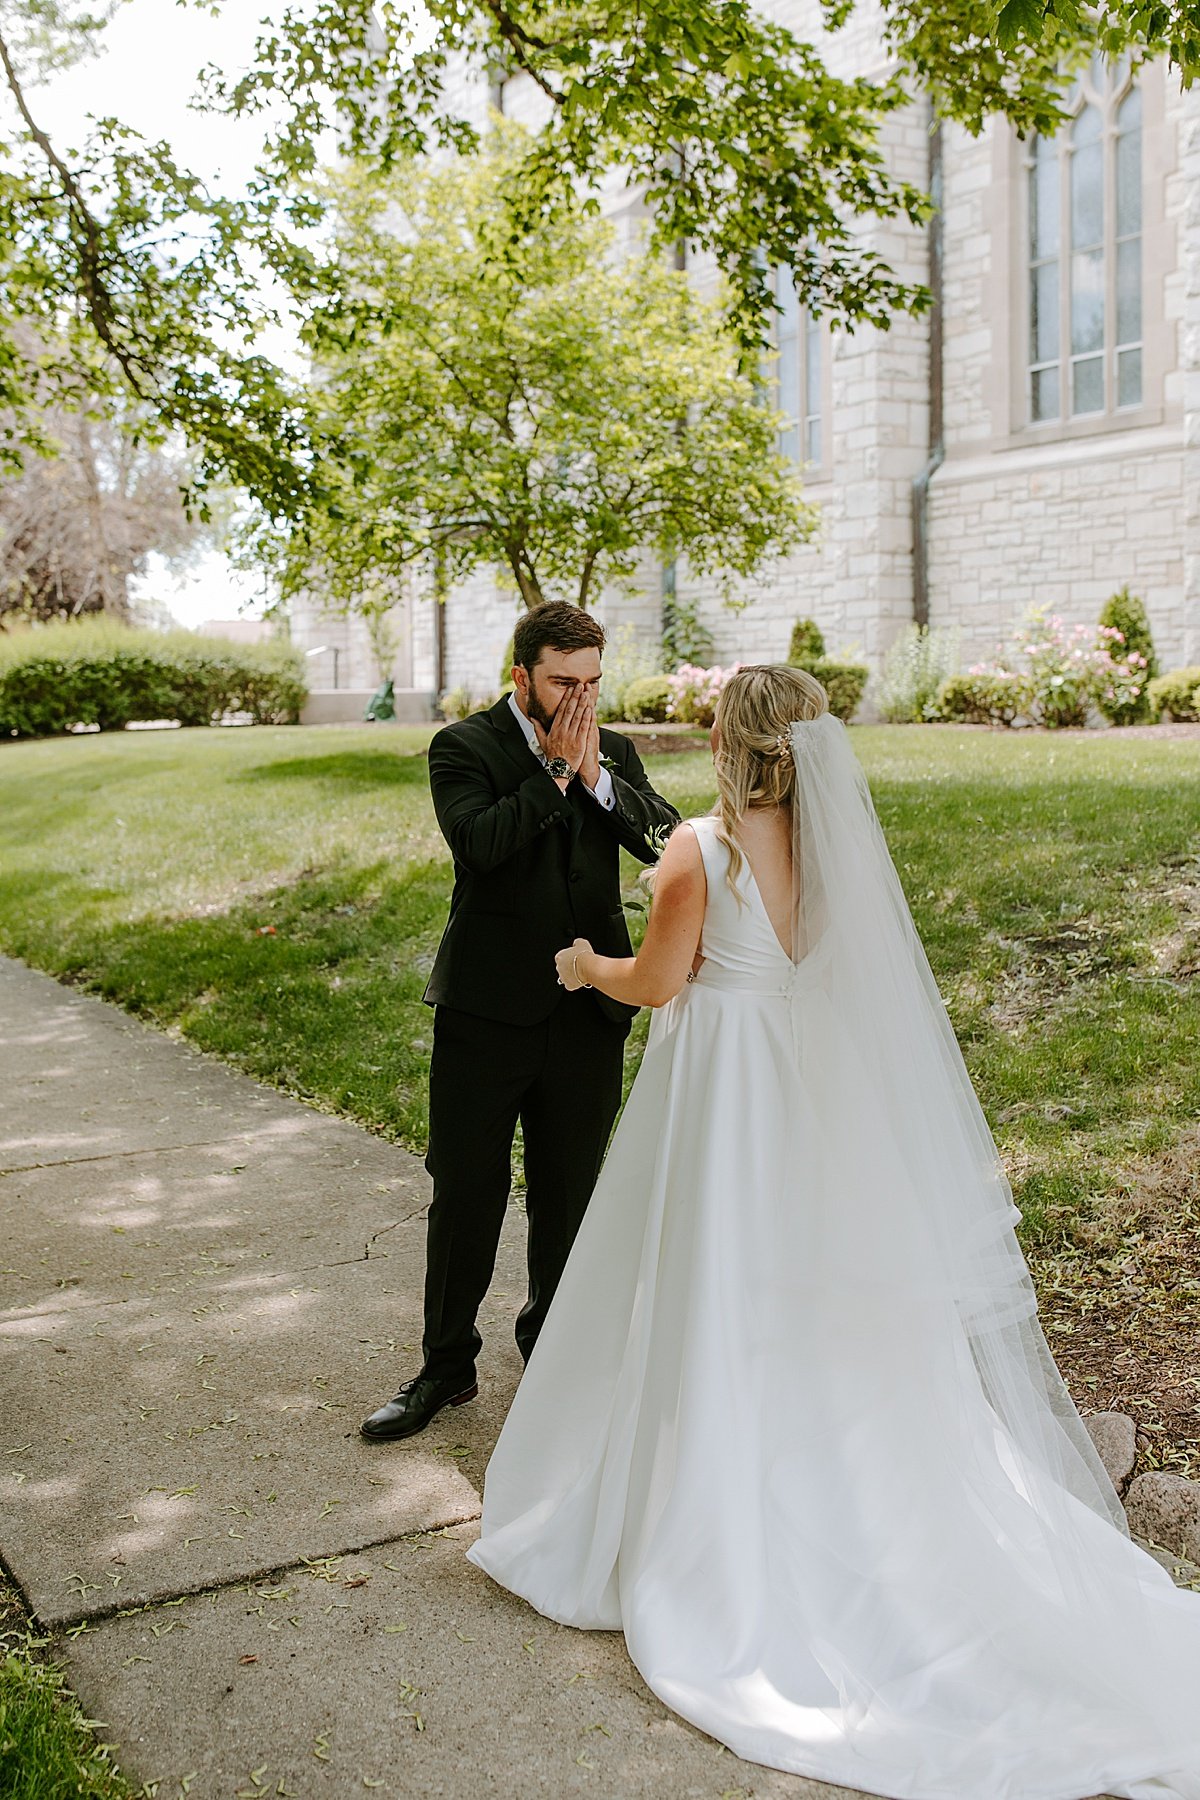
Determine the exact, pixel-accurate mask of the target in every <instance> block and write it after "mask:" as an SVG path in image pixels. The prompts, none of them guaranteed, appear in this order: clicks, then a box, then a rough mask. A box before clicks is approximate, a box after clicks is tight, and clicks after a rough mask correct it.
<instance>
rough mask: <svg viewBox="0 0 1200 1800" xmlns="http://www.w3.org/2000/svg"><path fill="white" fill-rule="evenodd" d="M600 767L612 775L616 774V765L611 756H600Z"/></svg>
mask: <svg viewBox="0 0 1200 1800" xmlns="http://www.w3.org/2000/svg"><path fill="white" fill-rule="evenodd" d="M600 767H601V768H602V769H608V770H609V771H610V772H611V773H612V774H613V775H615V774H616V773H617V765H616V763H615V762H614V761H613V759H612V757H611V756H602V757H601V758H600Z"/></svg>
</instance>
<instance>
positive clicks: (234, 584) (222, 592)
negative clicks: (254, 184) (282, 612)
mask: <svg viewBox="0 0 1200 1800" xmlns="http://www.w3.org/2000/svg"><path fill="white" fill-rule="evenodd" d="M265 10H266V7H265V6H264V5H262V4H259V5H256V4H254V0H230V3H229V4H228V5H227V6H225V7H224V8H222V11H221V14H220V15H219V16H218V17H217V18H212V17H210V16H208V15H206V14H205V13H202V12H199V11H195V10H193V9H191V8H182V7H177V6H176V5H174V3H173V0H125V4H124V5H123V7H122V8H121V10H120V12H118V14H117V16H116V17H115V18H114V20H113V21H112V23H111V25H109V27H108V28H107V30H106V31H105V33H104V35H103V42H104V46H105V47H104V50H103V53H102V54H101V55H100V56H99V57H97V58H94V59H93V60H92V61H90V62H86V63H82V64H80V65H79V66H78V67H77V68H74V69H70V70H67V71H66V72H64V73H62V74H59V75H56V76H54V77H53V78H52V79H51V80H50V81H49V82H47V83H46V84H45V85H44V86H42V87H39V88H35V89H34V90H33V91H32V93H31V94H30V95H29V100H30V109H31V111H32V112H33V115H34V118H35V119H36V120H37V122H38V124H39V125H41V126H42V127H43V129H45V130H46V131H47V132H48V133H49V135H50V137H51V140H52V141H53V142H54V143H55V145H56V147H60V148H61V147H65V148H67V149H70V148H71V147H72V146H73V145H75V144H77V143H79V141H80V140H81V139H82V137H83V136H84V133H85V132H86V129H87V123H86V115H87V114H88V113H95V114H97V115H100V116H103V115H106V114H107V115H111V116H114V117H116V118H119V119H120V120H122V122H123V123H125V124H127V125H130V126H132V127H133V128H134V129H135V130H137V131H140V132H142V133H143V134H144V135H145V136H146V137H149V138H153V139H159V138H165V139H167V140H168V142H169V143H170V144H171V146H172V148H173V149H174V151H175V154H176V155H177V157H178V158H179V160H180V162H181V163H183V164H184V165H185V166H186V167H188V168H192V169H194V170H195V171H196V172H197V173H198V174H200V175H204V176H206V177H209V178H210V179H213V180H219V181H220V183H221V186H222V187H223V189H224V191H225V192H234V191H237V190H238V189H240V188H241V187H242V186H243V185H244V184H245V182H246V180H247V178H248V177H249V174H250V171H251V168H252V166H253V162H254V157H255V153H256V150H257V147H258V143H259V141H260V135H261V130H262V126H261V122H256V121H254V120H248V121H240V122H235V121H232V120H229V119H226V118H224V117H222V116H221V115H220V114H217V113H198V112H192V111H189V107H188V102H189V100H190V99H191V98H192V96H193V94H194V93H195V90H196V85H197V83H196V75H197V72H198V71H199V70H200V69H201V68H202V67H203V66H204V65H205V64H206V63H209V62H213V63H218V64H219V65H220V66H221V67H222V68H223V69H224V70H225V71H226V72H227V73H228V72H231V71H235V70H237V69H240V68H242V67H244V66H245V65H246V63H247V62H248V61H249V58H250V53H251V51H252V48H253V44H254V39H255V35H256V32H257V29H258V26H257V21H258V19H259V17H260V16H261V13H262V12H263V11H265ZM262 347H263V350H264V351H265V352H266V354H268V355H271V356H274V357H277V358H278V357H282V356H286V355H287V351H288V340H287V339H286V337H284V336H283V335H282V334H280V335H278V336H277V337H276V338H275V341H273V342H270V341H265V342H264V344H263V346H262ZM143 585H144V587H145V589H146V591H147V592H149V593H151V594H153V595H154V596H155V597H157V598H160V599H162V600H164V601H166V603H167V604H168V605H169V606H170V608H171V611H172V612H173V613H174V614H175V615H176V617H177V618H178V619H179V620H180V622H181V623H183V624H185V625H198V624H199V623H200V622H201V621H202V620H204V619H210V618H236V617H238V616H239V615H240V616H242V617H256V616H258V614H259V613H260V612H261V610H262V606H263V604H264V602H265V600H266V598H267V595H266V593H265V590H264V587H263V584H262V582H261V581H253V580H249V579H248V578H246V577H242V576H239V575H238V574H237V573H236V572H235V571H234V570H232V569H231V568H230V567H229V564H228V563H227V561H226V559H225V558H224V557H223V556H215V555H213V556H207V557H205V558H204V559H203V560H202V562H201V563H200V564H199V566H198V567H196V568H194V569H191V570H189V571H188V573H187V574H186V575H185V576H183V577H181V578H179V579H178V580H176V578H175V577H174V576H172V575H171V573H170V572H169V571H168V570H166V569H165V568H163V567H161V566H159V567H157V568H154V569H152V570H151V572H150V574H149V575H148V576H147V577H146V580H145V582H144V584H143Z"/></svg>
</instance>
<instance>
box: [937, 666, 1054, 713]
mask: <svg viewBox="0 0 1200 1800" xmlns="http://www.w3.org/2000/svg"><path fill="white" fill-rule="evenodd" d="M1032 704H1033V696H1032V693H1031V691H1030V685H1029V683H1028V682H1027V681H1025V680H1024V679H1023V678H1022V677H1021V676H1019V675H952V676H951V677H950V679H949V681H944V682H943V683H942V685H941V687H940V688H939V689H938V709H939V711H940V713H941V716H942V718H943V719H945V720H947V721H948V722H949V723H951V724H959V725H1011V724H1012V722H1013V720H1014V719H1016V718H1018V717H1020V716H1021V714H1023V713H1027V712H1028V711H1029V708H1030V706H1031V705H1032Z"/></svg>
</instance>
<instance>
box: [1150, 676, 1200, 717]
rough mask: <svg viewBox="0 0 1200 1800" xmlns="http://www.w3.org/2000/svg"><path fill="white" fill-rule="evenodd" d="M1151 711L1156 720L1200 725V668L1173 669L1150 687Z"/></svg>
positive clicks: (1157, 677) (1154, 681) (1157, 678)
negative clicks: (1174, 720) (1176, 720)
mask: <svg viewBox="0 0 1200 1800" xmlns="http://www.w3.org/2000/svg"><path fill="white" fill-rule="evenodd" d="M1148 692H1149V700H1150V711H1151V713H1152V714H1153V716H1154V717H1155V718H1156V719H1168V720H1169V719H1179V720H1183V721H1184V722H1186V723H1188V724H1200V668H1191V669H1171V670H1169V671H1168V672H1167V674H1165V675H1159V676H1156V678H1155V679H1154V680H1153V681H1152V682H1151V683H1150V687H1149V690H1148Z"/></svg>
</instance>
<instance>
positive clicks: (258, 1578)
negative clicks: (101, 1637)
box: [0, 1504, 483, 1636]
mask: <svg viewBox="0 0 1200 1800" xmlns="http://www.w3.org/2000/svg"><path fill="white" fill-rule="evenodd" d="M482 1517H483V1507H482V1504H481V1505H480V1507H479V1509H478V1511H476V1512H473V1513H468V1514H467V1515H466V1517H465V1518H456V1519H441V1520H439V1521H438V1522H437V1523H436V1524H433V1525H422V1526H421V1527H420V1528H419V1529H418V1530H416V1531H401V1532H394V1531H393V1532H389V1533H388V1534H387V1535H386V1536H385V1537H375V1538H365V1539H364V1540H363V1541H362V1542H361V1543H351V1544H347V1545H345V1546H344V1548H342V1549H340V1550H329V1551H326V1552H325V1553H324V1554H323V1555H321V1556H297V1557H293V1559H292V1560H291V1561H290V1562H279V1563H270V1564H268V1565H266V1566H265V1567H263V1568H259V1569H250V1570H247V1571H246V1572H244V1573H242V1574H239V1575H231V1576H230V1577H229V1579H228V1580H226V1581H206V1582H198V1583H197V1584H196V1585H195V1586H193V1587H181V1588H170V1589H164V1590H163V1591H162V1592H161V1593H155V1594H151V1595H150V1596H149V1598H148V1599H146V1600H140V1601H138V1603H137V1605H136V1606H130V1605H129V1604H128V1601H127V1600H126V1601H117V1600H114V1601H112V1602H111V1603H106V1604H105V1605H104V1606H98V1607H96V1608H95V1609H94V1610H93V1611H92V1612H81V1613H70V1614H68V1615H65V1616H64V1617H63V1618H61V1619H59V1618H56V1619H53V1620H47V1619H45V1618H44V1617H43V1616H42V1614H41V1613H39V1611H38V1610H37V1607H36V1605H35V1604H34V1602H33V1600H32V1598H31V1597H30V1594H29V1592H28V1590H27V1589H26V1588H25V1586H24V1585H23V1583H22V1582H20V1581H19V1580H18V1579H17V1577H16V1574H15V1573H14V1571H13V1570H12V1568H11V1567H10V1566H9V1563H8V1560H7V1558H6V1557H4V1556H3V1555H2V1554H0V1570H2V1571H3V1573H4V1576H5V1578H6V1579H7V1581H8V1582H9V1584H10V1586H12V1587H14V1588H15V1589H16V1590H17V1592H18V1593H19V1594H20V1596H21V1598H22V1600H23V1601H24V1602H25V1606H26V1609H27V1610H28V1612H29V1616H30V1618H31V1619H32V1620H33V1621H34V1622H35V1624H36V1625H37V1626H38V1627H39V1629H40V1630H42V1631H46V1632H52V1633H54V1634H55V1635H61V1636H65V1635H66V1634H67V1633H68V1632H71V1631H78V1629H79V1627H80V1626H83V1627H85V1628H86V1629H88V1630H90V1629H91V1627H92V1626H93V1625H107V1624H109V1623H110V1622H111V1621H112V1620H113V1619H121V1618H133V1617H134V1615H135V1614H137V1613H141V1612H150V1611H152V1610H153V1609H154V1608H155V1607H158V1606H171V1605H173V1604H175V1603H176V1602H177V1601H180V1600H197V1599H202V1598H203V1597H204V1595H205V1594H225V1593H236V1592H237V1590H238V1589H239V1588H246V1587H256V1586H258V1585H259V1584H260V1583H262V1582H265V1581H273V1580H275V1578H276V1577H278V1576H282V1575H290V1574H293V1573H295V1572H296V1571H298V1570H301V1569H304V1568H306V1567H308V1566H309V1565H311V1564H313V1563H317V1562H326V1561H328V1560H329V1559H330V1558H332V1557H344V1556H361V1555H362V1553H363V1552H364V1551H365V1550H383V1549H386V1548H387V1546H388V1545H389V1544H410V1543H412V1542H414V1540H416V1539H418V1538H426V1537H437V1536H438V1535H439V1534H441V1533H444V1532H447V1531H452V1530H453V1529H454V1528H455V1527H457V1526H459V1525H473V1524H474V1523H475V1521H476V1520H477V1519H481V1518H482Z"/></svg>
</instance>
